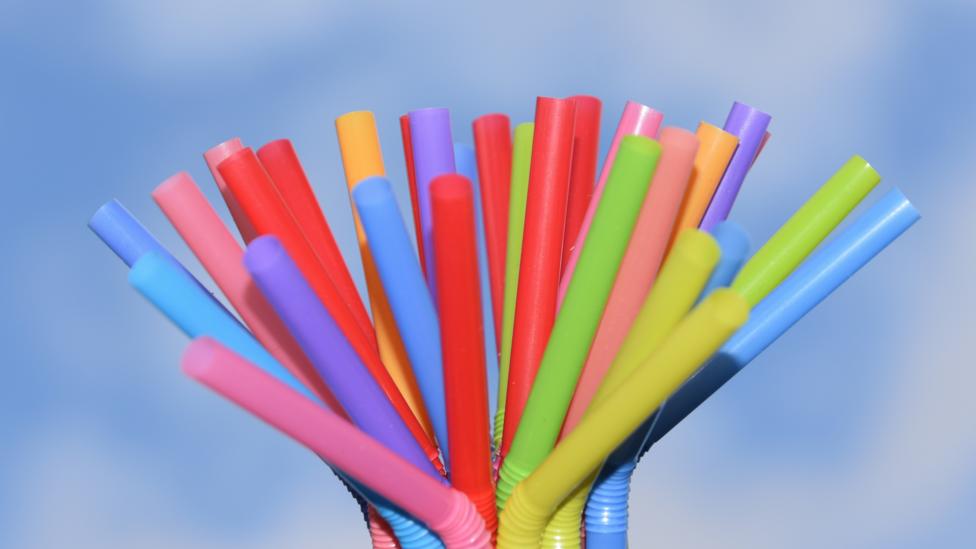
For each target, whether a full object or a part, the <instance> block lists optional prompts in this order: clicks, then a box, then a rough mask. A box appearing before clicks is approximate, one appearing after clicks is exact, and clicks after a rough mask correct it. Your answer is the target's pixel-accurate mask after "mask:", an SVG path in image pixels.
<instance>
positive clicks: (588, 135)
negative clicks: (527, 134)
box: [562, 95, 603, 269]
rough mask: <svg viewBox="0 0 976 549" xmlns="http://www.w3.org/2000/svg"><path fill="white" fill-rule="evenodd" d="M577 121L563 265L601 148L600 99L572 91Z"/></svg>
mask: <svg viewBox="0 0 976 549" xmlns="http://www.w3.org/2000/svg"><path fill="white" fill-rule="evenodd" d="M572 99H573V100H574V101H576V122H575V125H574V126H573V164H572V167H571V169H570V172H569V198H568V200H567V203H566V230H565V231H564V233H563V260H562V261H563V269H565V268H566V265H567V264H568V263H569V258H570V257H571V256H572V253H573V246H575V245H576V237H578V236H579V232H580V229H581V228H582V227H583V219H584V218H585V217H586V209H587V207H589V204H590V199H591V198H592V197H593V185H594V183H595V178H596V163H597V155H598V154H599V152H600V110H601V109H602V107H603V103H601V102H600V100H599V99H597V98H596V97H593V96H591V95H574V96H573V97H572Z"/></svg>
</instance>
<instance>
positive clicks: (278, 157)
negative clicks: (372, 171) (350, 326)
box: [257, 139, 373, 333]
mask: <svg viewBox="0 0 976 549" xmlns="http://www.w3.org/2000/svg"><path fill="white" fill-rule="evenodd" d="M257 156H258V160H260V161H261V166H263V167H264V169H265V171H266V172H268V176H270V177H271V182H272V183H273V184H274V187H275V189H277V190H278V194H280V195H281V200H282V201H283V202H284V203H285V206H286V207H287V208H288V211H290V212H291V214H292V216H294V218H295V222H296V223H297V224H298V226H299V227H300V228H301V230H302V234H304V235H305V240H307V241H308V244H309V246H311V247H312V251H313V252H315V256H316V257H318V258H319V261H320V262H321V263H322V266H323V267H324V268H325V271H326V272H327V273H328V275H329V278H331V279H332V283H333V285H334V286H335V288H336V291H338V292H339V295H340V296H342V300H343V301H344V302H345V303H346V307H348V308H349V310H350V311H351V312H352V314H353V317H354V318H355V319H356V323H357V324H359V328H360V329H361V330H362V331H363V332H365V333H371V332H372V330H373V325H372V322H370V319H369V314H368V313H367V312H366V307H364V306H363V300H362V298H361V297H360V296H359V290H357V289H356V283H355V282H353V280H352V275H351V274H350V273H349V268H348V267H346V262H345V260H343V258H342V252H340V251H339V246H338V244H336V241H335V237H333V236H332V229H331V228H330V227H329V222H328V221H326V219H325V214H324V213H323V212H322V208H321V207H320V206H319V201H318V198H316V196H315V193H314V192H313V191H312V185H311V184H310V183H309V182H308V177H306V175H305V169H304V168H302V164H301V162H300V161H299V160H298V154H297V153H296V152H295V147H294V146H292V144H291V141H289V140H287V139H279V140H277V141H272V142H270V143H268V144H266V145H264V146H263V147H261V148H260V149H258V151H257Z"/></svg>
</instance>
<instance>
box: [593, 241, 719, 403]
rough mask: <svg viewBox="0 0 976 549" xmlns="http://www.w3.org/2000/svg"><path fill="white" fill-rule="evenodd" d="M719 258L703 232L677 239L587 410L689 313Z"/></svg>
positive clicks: (642, 360)
mask: <svg viewBox="0 0 976 549" xmlns="http://www.w3.org/2000/svg"><path fill="white" fill-rule="evenodd" d="M719 254H720V251H719V247H718V244H717V243H716V242H715V239H714V238H712V236H711V235H709V234H708V233H706V232H704V231H701V230H698V229H688V230H686V231H685V232H683V233H681V235H680V236H678V240H677V241H676V242H675V245H674V249H673V250H671V253H670V254H669V255H668V259H667V261H666V262H665V263H664V266H663V267H662V269H661V274H660V276H658V279H657V283H656V284H655V285H654V288H652V289H651V291H650V293H649V294H648V295H647V299H645V300H644V303H643V305H641V309H640V312H639V313H638V314H637V318H635V319H634V323H633V324H632V325H631V327H630V331H629V333H628V334H627V338H626V339H625V340H624V343H623V345H621V347H620V352H619V353H617V356H616V358H615V359H614V361H613V365H612V366H610V369H609V370H608V371H607V374H606V376H604V378H603V382H602V383H601V384H600V388H599V389H597V392H596V394H595V395H594V397H593V400H592V402H591V403H590V406H591V407H593V406H597V405H598V404H599V403H600V402H602V400H603V399H604V398H606V396H607V395H609V394H611V393H612V392H613V391H614V390H616V388H617V387H619V386H620V385H621V384H622V383H623V382H624V380H626V379H627V378H628V377H630V374H631V373H633V371H634V370H635V369H637V367H639V366H640V365H641V364H642V363H643V362H644V361H645V360H647V357H648V356H650V355H651V354H652V353H653V352H654V350H655V349H657V347H658V345H660V344H661V342H662V341H664V339H665V338H666V337H667V335H668V334H669V333H671V330H672V329H674V327H675V326H676V325H677V324H678V322H679V321H681V319H682V318H684V316H685V315H686V314H687V313H688V311H689V310H691V308H692V306H693V305H694V304H695V301H696V300H697V299H698V296H699V295H701V291H702V288H704V287H705V284H706V283H707V282H708V279H709V277H710V276H711V274H712V270H713V269H714V268H715V265H716V264H717V263H718V260H719Z"/></svg>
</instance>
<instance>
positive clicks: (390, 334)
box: [335, 111, 432, 434]
mask: <svg viewBox="0 0 976 549" xmlns="http://www.w3.org/2000/svg"><path fill="white" fill-rule="evenodd" d="M335 128H336V136H337V137H338V140H339V152H340V153H341V155H342V167H343V170H344V171H345V175H346V188H347V189H348V191H349V201H350V204H352V206H353V207H352V220H353V226H354V227H355V228H356V240H357V242H358V244H359V255H360V258H361V259H362V265H363V275H364V276H365V278H366V292H367V294H368V295H369V305H370V309H371V310H372V312H373V323H374V325H375V329H376V346H377V349H378V350H379V353H380V359H381V360H382V361H383V365H384V366H385V367H386V370H387V371H388V372H390V377H392V378H393V382H394V383H395V384H396V386H397V388H399V389H400V393H401V394H403V398H404V399H405V400H406V401H407V404H408V405H409V406H410V409H411V410H412V411H413V415H414V416H416V417H417V419H419V420H420V423H421V425H423V426H424V429H425V430H426V431H427V432H428V434H430V433H432V430H431V429H432V428H431V427H430V419H429V417H428V414H427V410H426V409H425V408H424V405H423V402H424V400H423V398H422V397H421V395H420V389H419V387H418V386H417V380H416V377H415V376H414V373H413V369H412V368H411V365H410V360H409V358H408V357H407V351H406V348H405V347H404V344H403V340H402V339H401V338H400V335H399V333H398V331H397V327H396V321H395V320H394V319H393V312H392V311H391V310H390V304H389V302H388V300H387V297H386V294H385V292H384V291H383V283H382V282H381V281H380V277H379V274H378V273H377V272H376V265H375V263H374V261H373V258H372V257H371V255H370V251H369V244H368V243H367V240H366V234H365V233H364V232H363V226H362V221H361V219H360V217H359V212H358V211H357V209H356V207H355V204H354V203H353V199H352V192H353V190H354V189H355V188H356V186H357V185H359V183H360V182H361V181H362V180H363V179H366V178H367V177H373V176H380V177H382V176H385V175H386V168H385V167H384V164H383V152H382V150H381V149H380V137H379V134H378V133H377V131H376V120H375V119H374V117H373V113H371V112H369V111H355V112H350V113H346V114H344V115H342V116H340V117H339V118H336V120H335Z"/></svg>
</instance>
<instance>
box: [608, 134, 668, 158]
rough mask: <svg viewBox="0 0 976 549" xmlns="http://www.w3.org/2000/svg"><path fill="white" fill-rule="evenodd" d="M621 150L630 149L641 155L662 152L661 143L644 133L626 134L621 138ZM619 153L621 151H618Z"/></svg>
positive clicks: (655, 154)
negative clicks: (645, 135)
mask: <svg viewBox="0 0 976 549" xmlns="http://www.w3.org/2000/svg"><path fill="white" fill-rule="evenodd" d="M618 150H619V151H623V150H629V151H631V152H633V153H635V154H639V155H641V156H657V155H659V154H661V144H660V143H658V142H657V141H656V140H654V139H651V138H649V137H644V136H643V135H625V136H624V137H623V139H621V140H620V145H619V149H618ZM617 154H618V155H619V154H620V152H618V153H617Z"/></svg>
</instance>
